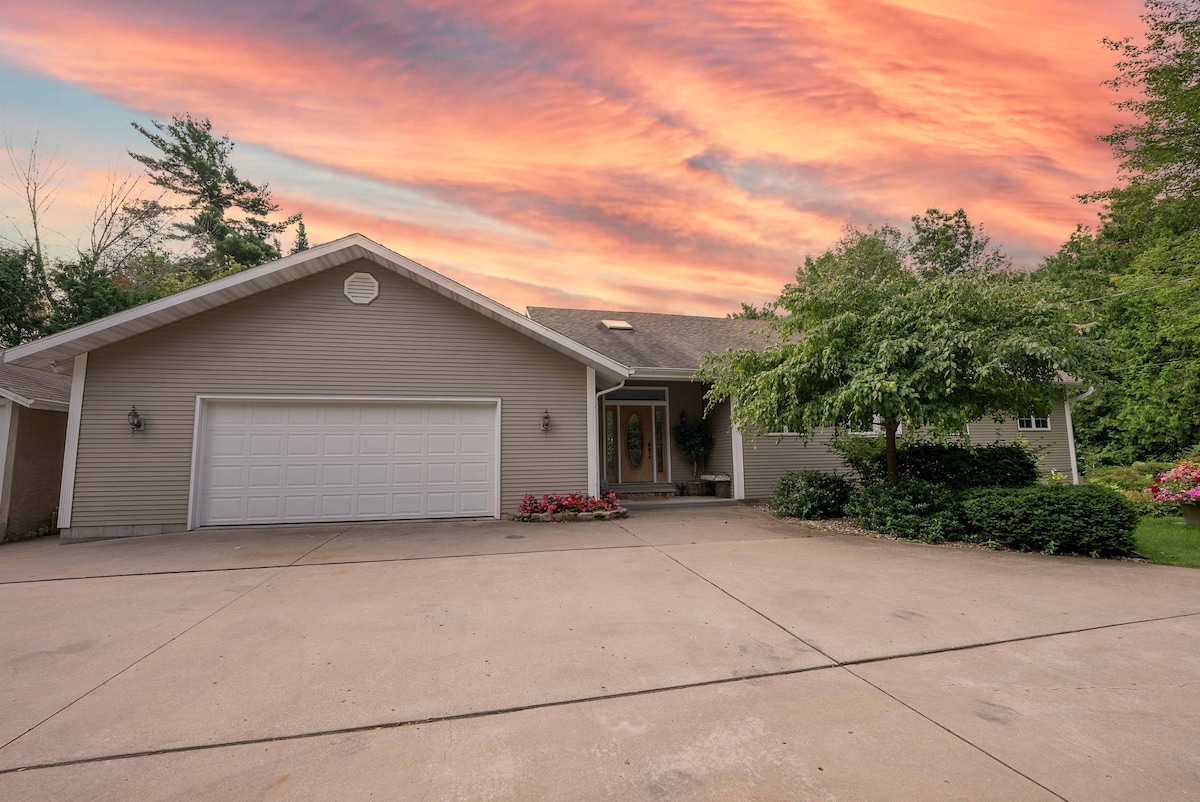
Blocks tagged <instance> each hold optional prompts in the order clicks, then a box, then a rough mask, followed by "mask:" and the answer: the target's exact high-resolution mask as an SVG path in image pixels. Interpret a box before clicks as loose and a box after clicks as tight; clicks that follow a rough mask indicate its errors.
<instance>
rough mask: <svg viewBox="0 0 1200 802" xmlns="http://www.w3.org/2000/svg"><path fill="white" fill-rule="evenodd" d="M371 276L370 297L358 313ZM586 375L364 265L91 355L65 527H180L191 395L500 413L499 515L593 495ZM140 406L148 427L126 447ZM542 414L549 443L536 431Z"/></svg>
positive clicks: (559, 357)
mask: <svg viewBox="0 0 1200 802" xmlns="http://www.w3.org/2000/svg"><path fill="white" fill-rule="evenodd" d="M360 270H365V271H367V272H370V273H371V274H372V275H373V276H375V278H376V279H378V280H379V284H380V288H379V297H378V298H377V299H376V300H375V301H374V302H373V303H371V304H369V305H365V306H363V305H354V304H351V303H350V302H349V301H348V300H347V299H346V297H345V296H344V295H343V294H342V283H343V281H344V280H345V278H346V277H347V276H348V275H349V274H350V273H352V272H355V271H360ZM585 374H586V368H585V367H584V366H583V365H582V364H580V363H578V362H575V361H574V360H572V359H570V358H569V357H567V356H564V355H562V354H560V353H558V352H556V351H554V350H552V349H550V348H548V347H546V346H543V345H541V344H539V343H537V342H535V341H533V340H532V339H530V338H528V337H525V336H523V335H521V334H519V333H517V332H515V331H513V330H512V329H509V328H507V327H505V326H501V325H500V324H498V323H495V322H494V321H491V320H489V319H487V318H485V317H483V316H482V315H479V314H477V313H475V312H472V311H471V310H469V309H467V308H465V307H463V306H462V305H460V304H458V303H455V302H454V301H451V300H449V299H447V298H444V297H442V296H440V295H437V294H436V293H434V292H431V291H429V290H426V289H424V288H422V287H420V286H418V285H416V284H414V283H412V282H409V281H407V280H405V279H402V278H400V277H399V276H396V275H395V274H393V273H391V272H390V271H388V270H386V269H384V268H381V267H379V266H378V265H375V264H371V263H366V262H359V263H355V264H351V265H347V266H344V267H340V268H333V269H330V270H328V271H326V272H324V273H320V274H317V275H314V276H310V277H307V278H304V279H300V280H298V281H295V282H292V283H291V284H287V285H285V286H282V287H279V288H276V289H272V290H268V291H266V292H263V293H260V294H258V295H255V296H253V297H250V298H246V299H243V300H240V301H236V302H234V303H232V304H229V305H227V306H224V307H221V308H219V309H215V310H212V311H209V312H205V313H203V314H200V315H197V316H195V317H192V318H189V319H187V320H183V321H180V322H177V323H174V324H171V325H169V326H166V327H164V328H162V329H159V330H157V331H153V332H148V333H146V334H143V335H139V336H137V337H134V338H132V339H130V340H126V341H124V342H121V343H117V344H115V345H111V346H108V347H105V348H102V349H99V350H97V351H94V352H92V353H91V354H90V355H89V357H88V365H87V378H86V383H85V389H84V401H83V416H82V424H81V427H80V436H79V457H78V462H77V467H76V475H75V499H74V504H73V512H72V526H73V527H99V526H130V525H151V524H157V525H168V526H175V527H179V528H182V527H184V526H185V525H186V522H187V506H188V497H189V489H190V488H189V481H190V478H189V477H190V471H191V458H192V433H193V425H194V416H195V408H196V396H197V395H215V394H234V395H278V394H284V395H288V394H293V395H341V396H364V395H370V396H397V397H486V398H495V397H498V398H500V399H501V403H502V423H501V444H500V447H501V509H502V511H504V512H512V511H514V510H515V508H516V506H517V503H518V502H519V501H520V498H521V496H522V494H524V493H526V492H530V493H535V494H541V493H547V492H565V491H570V490H579V489H586V487H587V445H586V442H587V440H586V438H587V419H586V375H585ZM132 404H136V405H137V407H138V411H139V412H141V413H142V415H143V417H144V418H145V420H146V428H145V430H144V431H143V432H139V433H138V434H137V435H136V436H133V437H131V436H130V433H129V426H128V424H127V423H126V421H125V415H126V413H127V412H128V410H129V407H130V405H132ZM543 410H549V412H550V415H551V419H552V426H551V429H550V432H549V433H542V432H541V431H540V425H541V417H542V411H543Z"/></svg>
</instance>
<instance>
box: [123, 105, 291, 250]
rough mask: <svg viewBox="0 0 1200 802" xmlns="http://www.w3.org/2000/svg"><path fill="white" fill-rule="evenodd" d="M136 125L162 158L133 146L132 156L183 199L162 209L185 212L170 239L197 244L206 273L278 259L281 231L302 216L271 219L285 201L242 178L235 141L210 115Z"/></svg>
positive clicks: (156, 180) (159, 183)
mask: <svg viewBox="0 0 1200 802" xmlns="http://www.w3.org/2000/svg"><path fill="white" fill-rule="evenodd" d="M131 125H132V126H133V127H134V129H135V130H136V131H137V132H138V133H140V134H141V135H142V136H144V137H146V139H147V140H148V141H149V142H150V144H151V145H153V146H154V147H155V149H156V150H157V151H158V152H159V154H160V155H158V156H149V155H144V154H138V153H134V152H133V151H130V152H129V155H130V156H131V157H133V159H134V160H135V161H137V162H138V163H140V164H141V165H142V166H143V167H144V168H145V169H146V173H147V174H148V175H149V177H150V182H151V183H152V184H153V185H154V186H156V187H161V188H162V189H163V190H165V191H166V192H167V193H169V195H170V196H171V197H172V198H174V199H177V200H178V201H179V202H178V203H177V204H176V205H173V206H170V205H167V206H165V207H164V208H165V209H166V210H168V211H170V212H184V213H186V214H187V216H186V217H185V218H184V219H182V220H178V221H176V222H175V223H174V224H173V225H172V227H171V234H170V236H171V237H172V238H174V239H177V240H182V241H185V242H187V243H189V244H190V245H191V247H192V248H193V249H194V251H195V256H196V257H197V260H196V261H197V262H199V269H200V271H201V272H217V271H221V270H225V269H228V268H229V267H231V266H234V265H238V266H242V267H250V266H253V265H258V264H262V263H263V262H267V261H270V260H271V259H277V258H279V256H280V253H281V249H280V245H279V235H280V234H282V233H283V232H284V231H286V230H287V229H288V228H289V227H290V226H292V225H293V224H294V223H297V222H299V221H300V215H298V214H295V215H292V216H290V217H287V218H285V219H283V220H276V221H272V220H270V219H269V216H270V215H272V214H274V213H276V212H278V211H279V204H277V203H275V201H274V200H273V199H272V197H271V192H270V190H269V189H268V188H267V185H266V184H261V185H260V184H254V183H252V182H250V181H247V180H246V179H244V178H242V177H241V176H240V175H238V172H237V169H236V168H235V167H234V165H233V163H232V161H231V157H232V154H233V148H234V143H233V142H232V141H231V140H230V139H229V137H228V136H224V135H222V136H217V135H216V134H214V133H213V129H212V123H211V122H210V121H209V120H208V119H206V118H194V117H192V116H191V115H188V114H185V115H182V116H179V117H173V118H172V119H171V122H169V123H163V122H159V121H157V120H151V122H150V126H151V127H150V128H147V127H145V126H143V125H141V124H139V123H137V122H133V123H131ZM298 239H300V240H302V241H303V242H305V243H306V242H307V235H306V234H303V232H301V233H300V234H298Z"/></svg>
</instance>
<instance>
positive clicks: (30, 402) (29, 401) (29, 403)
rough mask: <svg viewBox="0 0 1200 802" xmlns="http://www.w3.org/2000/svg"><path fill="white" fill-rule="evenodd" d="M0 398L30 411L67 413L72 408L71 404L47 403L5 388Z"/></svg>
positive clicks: (44, 400) (0, 393)
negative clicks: (43, 410) (42, 410)
mask: <svg viewBox="0 0 1200 802" xmlns="http://www.w3.org/2000/svg"><path fill="white" fill-rule="evenodd" d="M0 398H5V399H8V400H9V401H14V402H16V403H18V404H20V405H21V406H23V407H27V408H28V409H49V410H53V411H54V412H66V411H67V410H68V409H70V408H71V405H70V403H66V402H63V401H47V400H46V399H44V398H26V397H25V396H23V395H21V394H19V393H16V392H14V391H12V390H7V389H5V388H3V387H0Z"/></svg>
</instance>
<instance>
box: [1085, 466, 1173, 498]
mask: <svg viewBox="0 0 1200 802" xmlns="http://www.w3.org/2000/svg"><path fill="white" fill-rule="evenodd" d="M1141 464H1142V465H1146V464H1148V463H1144V462H1143V463H1141ZM1173 467H1174V466H1173V465H1172V466H1169V467H1168V470H1169V469H1170V468H1173ZM1155 475H1156V474H1153V473H1147V472H1145V471H1141V470H1138V468H1137V467H1132V468H1130V467H1127V466H1123V465H1121V466H1114V465H1106V466H1104V467H1103V468H1093V469H1092V470H1090V471H1088V474H1087V480H1088V481H1089V482H1093V483H1095V484H1102V485H1107V486H1108V487H1111V488H1114V489H1116V490H1134V491H1140V490H1145V489H1146V488H1147V487H1149V486H1150V485H1152V484H1154V477H1155Z"/></svg>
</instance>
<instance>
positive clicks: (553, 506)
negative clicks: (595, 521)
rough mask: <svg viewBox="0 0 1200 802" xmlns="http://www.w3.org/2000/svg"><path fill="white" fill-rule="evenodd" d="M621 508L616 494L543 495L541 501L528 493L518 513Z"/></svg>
mask: <svg viewBox="0 0 1200 802" xmlns="http://www.w3.org/2000/svg"><path fill="white" fill-rule="evenodd" d="M620 507H621V502H619V501H618V500H617V494H616V493H609V494H608V495H606V496H601V497H600V498H596V497H595V496H589V495H588V494H587V493H584V492H583V491H576V492H574V493H567V494H566V495H565V496H564V495H561V494H559V493H555V494H554V495H551V496H546V495H543V496H542V497H541V498H540V499H539V498H536V497H534V496H533V494H531V493H526V494H525V498H523V499H521V504H520V505H519V506H518V507H517V512H519V513H520V514H521V515H542V514H545V513H549V514H551V515H553V514H554V513H562V512H611V511H612V510H616V509H620Z"/></svg>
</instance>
